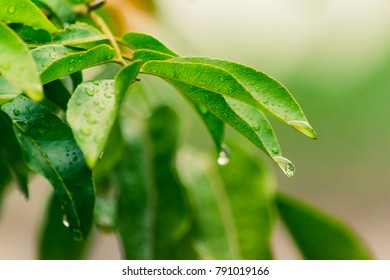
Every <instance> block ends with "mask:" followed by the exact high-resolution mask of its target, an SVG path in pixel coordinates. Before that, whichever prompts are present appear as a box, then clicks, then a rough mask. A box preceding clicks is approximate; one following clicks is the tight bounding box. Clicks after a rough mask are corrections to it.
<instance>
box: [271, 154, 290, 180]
mask: <svg viewBox="0 0 390 280" xmlns="http://www.w3.org/2000/svg"><path fill="white" fill-rule="evenodd" d="M273 160H274V161H275V162H276V163H277V164H278V165H279V167H280V168H281V169H282V170H283V172H284V173H285V174H286V175H287V177H289V178H290V177H292V176H294V174H295V167H294V165H293V164H292V162H291V161H289V160H288V159H286V158H285V157H282V156H275V157H273Z"/></svg>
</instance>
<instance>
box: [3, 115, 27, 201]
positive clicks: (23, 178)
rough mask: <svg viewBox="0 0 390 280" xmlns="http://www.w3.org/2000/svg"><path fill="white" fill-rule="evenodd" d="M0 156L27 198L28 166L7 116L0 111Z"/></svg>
mask: <svg viewBox="0 0 390 280" xmlns="http://www.w3.org/2000/svg"><path fill="white" fill-rule="evenodd" d="M0 131H1V137H0V157H3V158H4V159H5V160H6V161H7V165H8V169H9V171H10V172H11V174H12V175H13V177H14V179H15V181H16V182H17V184H18V186H19V189H20V191H21V192H22V193H23V194H24V196H25V197H26V198H28V196H29V195H28V184H27V183H28V168H27V165H26V163H25V161H24V159H23V155H22V151H21V149H20V146H19V143H18V140H17V139H16V137H15V133H14V131H13V129H12V125H11V123H10V122H9V120H8V118H7V117H6V116H5V115H4V114H3V112H1V111H0ZM0 174H2V173H0Z"/></svg>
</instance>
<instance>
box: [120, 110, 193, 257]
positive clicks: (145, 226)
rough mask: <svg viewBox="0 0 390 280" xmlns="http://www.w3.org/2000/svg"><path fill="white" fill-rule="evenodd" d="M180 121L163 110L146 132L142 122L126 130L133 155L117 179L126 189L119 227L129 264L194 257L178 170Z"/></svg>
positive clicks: (128, 150) (123, 163)
mask: <svg viewBox="0 0 390 280" xmlns="http://www.w3.org/2000/svg"><path fill="white" fill-rule="evenodd" d="M177 121H178V120H177V116H176V115H175V114H174V113H173V112H172V111H171V109H169V108H167V107H161V108H158V109H156V111H154V113H153V114H152V117H151V118H150V119H149V120H148V124H147V127H146V128H145V129H143V128H142V127H140V126H139V122H138V124H137V123H132V124H131V125H130V124H129V122H126V124H125V125H124V126H123V130H124V135H125V137H124V138H125V139H126V154H127V155H129V156H128V157H125V158H123V160H122V161H121V162H120V164H119V166H118V168H117V170H116V176H115V177H116V178H117V180H118V182H119V185H120V195H119V205H118V211H117V213H118V219H117V221H118V225H117V226H118V231H119V233H120V236H121V240H122V244H123V247H124V251H125V256H126V258H128V259H177V258H179V257H180V258H193V257H194V252H193V250H192V247H191V245H190V244H189V240H188V235H187V234H188V230H189V227H190V220H189V213H188V205H187V200H186V196H185V194H184V189H183V186H182V185H181V183H180V181H179V180H178V178H177V175H176V170H175V167H174V153H175V147H176V142H177V139H176V137H177V133H178V127H177V125H178V124H177ZM166 124H169V126H167V125H166Z"/></svg>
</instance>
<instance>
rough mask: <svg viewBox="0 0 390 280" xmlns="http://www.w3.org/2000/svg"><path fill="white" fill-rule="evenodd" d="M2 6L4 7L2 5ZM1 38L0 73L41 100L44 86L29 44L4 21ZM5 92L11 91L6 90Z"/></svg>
mask: <svg viewBox="0 0 390 280" xmlns="http://www.w3.org/2000/svg"><path fill="white" fill-rule="evenodd" d="M0 7H1V8H0V9H2V8H3V6H2V5H0ZM0 38H1V40H0V53H1V56H0V73H1V74H2V75H3V76H4V77H5V78H6V80H8V81H9V82H11V83H12V84H13V85H14V86H15V87H17V88H20V90H23V91H24V92H25V93H26V94H27V95H28V96H29V97H31V98H32V99H34V100H41V99H42V98H43V93H42V86H41V84H40V81H39V75H38V72H37V68H36V67H35V64H34V61H33V59H32V57H31V54H30V53H29V52H28V48H27V46H26V45H25V43H24V42H23V41H22V40H21V39H20V38H19V37H18V36H17V35H16V34H15V33H14V32H13V31H12V30H11V29H10V28H9V27H7V26H6V25H5V24H4V23H2V22H0ZM0 87H1V86H0ZM5 94H9V93H7V92H5ZM2 95H3V94H2ZM3 98H4V97H3V96H2V99H3Z"/></svg>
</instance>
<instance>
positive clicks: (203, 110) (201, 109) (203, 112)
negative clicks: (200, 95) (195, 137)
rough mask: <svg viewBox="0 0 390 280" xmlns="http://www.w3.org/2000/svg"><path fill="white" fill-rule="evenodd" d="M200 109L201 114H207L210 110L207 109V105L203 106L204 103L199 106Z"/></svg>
mask: <svg viewBox="0 0 390 280" xmlns="http://www.w3.org/2000/svg"><path fill="white" fill-rule="evenodd" d="M199 111H200V113H201V114H203V115H205V114H207V113H208V112H209V111H208V110H207V108H206V107H205V106H203V105H200V106H199Z"/></svg>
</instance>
